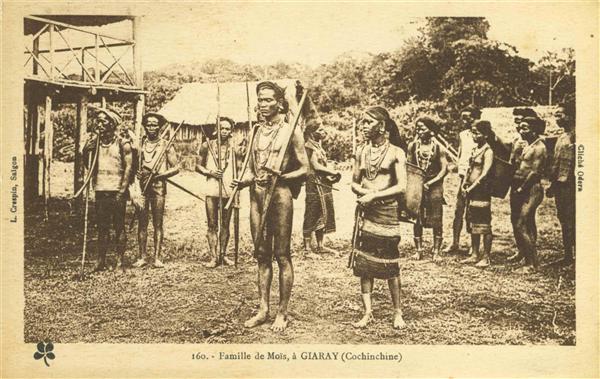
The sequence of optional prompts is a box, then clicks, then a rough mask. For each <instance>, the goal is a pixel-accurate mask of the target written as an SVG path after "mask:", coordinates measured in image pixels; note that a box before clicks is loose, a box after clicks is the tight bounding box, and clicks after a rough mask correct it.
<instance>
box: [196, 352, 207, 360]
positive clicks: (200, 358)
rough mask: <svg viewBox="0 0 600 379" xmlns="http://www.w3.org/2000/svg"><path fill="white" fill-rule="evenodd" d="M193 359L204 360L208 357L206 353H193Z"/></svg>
mask: <svg viewBox="0 0 600 379" xmlns="http://www.w3.org/2000/svg"><path fill="white" fill-rule="evenodd" d="M192 359H198V360H203V359H208V357H207V356H206V354H204V353H193V354H192Z"/></svg>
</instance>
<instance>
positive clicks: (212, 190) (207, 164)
mask: <svg viewBox="0 0 600 379" xmlns="http://www.w3.org/2000/svg"><path fill="white" fill-rule="evenodd" d="M219 123H220V129H221V150H220V151H218V150H219V149H218V148H217V143H216V142H217V141H216V140H208V139H207V140H206V141H204V142H203V143H202V145H200V149H199V151H198V162H197V164H196V172H198V173H200V174H201V175H204V176H206V187H205V190H204V193H205V195H206V198H205V206H206V223H207V226H208V231H207V235H206V238H207V240H208V246H209V249H210V254H211V256H212V258H211V260H210V262H209V263H207V264H206V265H205V266H206V267H209V268H214V267H217V266H219V265H221V264H224V265H232V264H233V261H231V260H230V259H229V258H227V257H226V256H225V253H226V252H227V243H228V242H229V222H230V220H231V213H232V212H228V211H224V212H223V220H220V221H221V244H220V246H221V252H218V251H217V245H218V243H217V239H218V235H217V234H218V229H219V227H218V225H219V216H218V215H219V201H221V204H222V206H223V207H224V206H225V204H226V203H227V201H228V200H229V191H231V190H230V186H231V183H232V181H233V177H234V175H233V174H234V171H235V172H237V170H235V169H234V167H233V165H236V168H237V169H239V168H240V156H241V158H242V159H243V151H241V149H240V148H239V147H237V146H234V143H233V141H232V139H231V136H232V134H231V133H232V131H233V127H234V126H235V122H234V121H233V120H232V119H230V118H228V117H221V118H220V121H219ZM217 129H218V128H215V135H216V133H217V132H218V131H217ZM213 154H214V155H213ZM217 154H218V156H217ZM219 160H220V162H221V169H220V170H219V167H218V166H219V165H218V163H217V162H219ZM221 181H222V183H223V184H222V185H223V187H222V188H223V196H222V198H221V199H219V185H220V183H219V182H221ZM234 206H237V204H235V205H234ZM221 254H222V255H221ZM221 256H222V257H223V262H221V261H220V257H221Z"/></svg>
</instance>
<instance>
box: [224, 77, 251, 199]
mask: <svg viewBox="0 0 600 379" xmlns="http://www.w3.org/2000/svg"><path fill="white" fill-rule="evenodd" d="M246 105H247V110H248V130H250V133H251V134H250V141H249V142H248V145H246V156H245V157H244V163H242V169H241V170H240V172H239V176H236V179H237V180H240V179H242V178H243V177H244V173H245V172H246V168H247V167H248V162H249V161H250V155H251V154H252V145H253V144H254V136H255V133H254V128H253V127H252V113H251V112H250V89H249V88H248V80H246ZM238 192H239V188H238V187H235V188H234V189H233V191H232V193H231V196H230V197H229V201H227V204H226V205H225V209H226V210H229V208H231V205H232V204H233V201H234V199H235V197H236V195H237V194H238Z"/></svg>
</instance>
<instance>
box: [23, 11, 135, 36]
mask: <svg viewBox="0 0 600 379" xmlns="http://www.w3.org/2000/svg"><path fill="white" fill-rule="evenodd" d="M36 16H37V17H41V18H45V19H48V20H52V21H58V22H62V23H65V24H69V25H72V26H102V25H107V24H112V23H115V22H120V21H123V20H128V19H132V18H133V17H132V16H84V15H78V16H71V15H69V16H66V15H36ZM43 26H44V24H43V23H42V22H40V21H36V20H31V19H27V18H26V19H25V34H35V33H37V32H38V31H39V30H40V29H41V28H42V27H43ZM58 28H59V29H62V28H61V27H58Z"/></svg>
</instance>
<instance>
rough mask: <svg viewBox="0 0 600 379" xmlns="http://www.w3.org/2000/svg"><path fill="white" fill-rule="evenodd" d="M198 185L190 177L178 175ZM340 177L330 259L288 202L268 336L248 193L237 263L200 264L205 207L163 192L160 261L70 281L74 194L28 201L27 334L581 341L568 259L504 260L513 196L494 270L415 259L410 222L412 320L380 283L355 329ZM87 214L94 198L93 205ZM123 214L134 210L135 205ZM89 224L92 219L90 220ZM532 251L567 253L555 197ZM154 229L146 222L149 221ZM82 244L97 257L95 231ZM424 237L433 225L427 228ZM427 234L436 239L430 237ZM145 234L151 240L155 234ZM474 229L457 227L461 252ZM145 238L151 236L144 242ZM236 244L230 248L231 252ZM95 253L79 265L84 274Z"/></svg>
mask: <svg viewBox="0 0 600 379" xmlns="http://www.w3.org/2000/svg"><path fill="white" fill-rule="evenodd" d="M54 173H55V177H54V179H55V183H56V185H55V187H54V188H53V193H54V194H58V195H59V196H61V195H65V194H67V193H68V191H67V189H68V187H67V185H66V184H65V183H67V180H66V179H67V178H70V177H71V176H70V174H69V169H68V168H67V167H66V166H61V165H56V166H55V170H54ZM176 180H177V181H178V182H181V183H184V184H186V185H188V186H190V187H191V188H194V189H195V190H197V191H198V193H200V189H201V180H200V179H199V178H198V177H197V176H195V174H192V173H184V174H181V175H180V176H178V177H177V179H176ZM348 180H349V179H348V178H347V176H345V177H344V179H343V181H342V183H340V184H338V186H339V187H340V189H342V191H339V192H334V194H335V200H336V212H337V222H338V231H337V232H336V233H334V234H331V235H330V236H329V238H328V240H327V245H328V246H329V247H331V248H333V249H335V250H337V251H338V254H334V253H328V254H324V255H323V257H322V259H320V260H310V259H307V258H306V257H305V256H304V254H303V252H302V247H301V240H302V238H301V227H302V213H303V198H302V197H301V198H300V199H299V200H298V201H296V203H295V207H296V209H295V216H294V234H293V241H292V245H293V260H294V265H295V267H294V268H295V284H294V291H293V295H292V300H291V305H290V315H291V323H290V325H289V328H288V329H287V330H286V331H285V332H283V333H281V334H275V333H272V332H271V331H270V329H269V328H268V324H265V325H263V326H259V327H257V328H254V329H246V328H244V327H243V322H244V320H246V319H247V318H248V317H250V316H251V315H252V314H253V312H254V311H255V310H256V306H257V301H256V298H257V290H256V284H255V282H256V265H255V263H254V261H253V259H252V257H251V241H250V233H249V230H248V218H247V216H248V215H247V209H248V208H247V207H245V205H246V203H247V195H246V194H244V195H243V196H242V198H243V202H242V206H243V209H242V211H241V244H240V245H241V249H240V264H239V265H238V267H237V268H236V267H222V268H218V269H207V268H204V267H203V266H202V265H201V262H202V261H205V260H206V259H207V256H206V249H207V245H206V242H205V241H206V239H205V231H206V226H205V216H204V206H203V204H202V203H201V202H199V201H197V200H195V199H193V198H192V197H189V196H187V195H185V194H182V193H180V192H177V191H178V190H176V189H175V188H170V189H169V195H168V200H167V211H166V221H165V229H166V242H165V244H166V249H165V255H166V257H165V261H166V268H165V269H162V270H159V269H151V268H143V269H129V270H127V271H125V272H120V271H112V272H105V273H101V274H95V275H88V276H87V278H86V279H85V280H83V281H78V280H76V279H75V277H76V274H77V273H78V270H79V267H80V264H81V261H80V259H81V243H82V224H83V222H82V220H83V217H82V214H81V212H80V211H77V210H74V208H71V207H70V205H69V204H70V202H69V201H67V200H64V199H62V200H61V199H55V200H53V201H52V203H51V208H50V210H51V213H50V222H44V221H43V219H42V213H41V211H40V209H41V208H40V206H39V204H34V205H31V206H30V207H29V209H28V210H27V215H26V223H25V225H26V228H25V268H24V269H25V327H24V339H25V341H26V342H38V341H40V340H42V339H50V340H52V341H53V342H58V343H67V342H69V343H74V342H89V343H92V342H94V343H100V342H109V343H161V342H164V343H167V342H168V343H336V344H337V343H352V344H359V343H360V344H362V343H369V344H551V345H558V344H566V345H573V344H575V279H574V278H575V275H574V267H573V266H570V267H557V266H556V267H555V266H548V267H545V268H543V269H541V270H540V271H539V272H535V273H531V274H523V273H520V272H519V271H518V270H517V268H518V267H516V266H512V265H509V264H507V263H506V258H507V257H508V256H509V255H511V254H512V253H513V252H514V249H515V247H514V242H513V238H512V233H511V228H510V221H509V214H508V212H509V207H508V200H495V202H494V205H493V206H494V208H493V212H494V220H493V229H494V235H495V239H494V246H493V257H492V262H493V265H492V266H491V267H490V268H488V269H484V270H481V269H477V268H475V267H470V266H464V265H461V264H460V263H458V260H460V259H462V258H463V255H462V254H458V255H451V256H447V257H445V258H444V260H443V262H441V263H433V262H432V261H431V260H430V259H429V258H430V257H429V256H427V257H426V258H425V259H424V260H423V261H419V262H415V261H412V260H410V259H408V258H407V257H408V256H410V255H411V254H412V253H413V247H412V229H411V226H410V225H408V224H407V225H406V226H405V229H404V231H405V238H403V241H402V242H401V252H402V254H403V256H404V258H403V261H402V263H401V276H402V302H403V310H404V315H405V320H406V322H407V328H406V329H404V330H401V331H395V330H393V329H392V327H391V317H392V310H391V305H390V300H389V294H388V289H387V285H386V283H385V282H383V281H376V287H375V292H374V312H375V317H376V320H377V322H375V323H373V324H371V325H370V326H369V327H368V328H367V329H364V330H357V329H354V328H353V327H352V326H351V325H350V322H352V321H355V320H356V319H358V318H359V317H360V313H361V307H362V306H361V303H360V294H359V292H360V291H359V283H358V279H357V278H355V277H354V276H352V273H351V271H350V270H349V269H347V268H346V262H347V254H348V251H349V246H350V245H349V240H350V234H351V229H352V218H353V208H354V197H353V195H352V194H350V191H349V189H348ZM455 187H456V178H455V177H453V176H451V177H449V178H447V179H446V189H447V191H446V199H447V201H448V202H449V203H450V204H451V205H450V206H447V207H445V225H447V226H448V227H447V229H448V230H446V232H445V234H446V238H447V239H450V229H449V226H450V225H451V217H452V213H453V212H452V211H453V203H454V201H453V199H454V194H455V192H454V190H455ZM91 210H92V212H91V214H92V216H93V206H92V207H91ZM129 212H130V213H129V214H128V220H129V219H130V218H131V209H129ZM92 219H93V217H92ZM538 228H539V240H538V246H539V255H540V258H541V261H542V263H543V264H548V263H550V262H553V261H555V260H557V259H559V258H560V256H561V248H562V243H561V238H560V228H559V225H558V222H557V220H556V217H555V208H554V204H553V201H552V199H545V200H544V202H543V203H542V206H541V207H540V208H539V210H538ZM150 229H151V228H150ZM90 230H92V232H91V233H90V234H91V235H90V236H89V251H90V252H91V257H90V256H88V258H89V259H92V260H93V259H95V239H96V233H95V228H94V226H93V225H92V226H91V229H90ZM426 233H427V232H426ZM425 237H426V239H429V240H430V239H431V235H430V234H426V235H425ZM150 240H151V239H150ZM467 241H468V237H467V235H466V234H463V244H464V246H463V247H464V249H463V250H464V251H463V253H465V252H466V249H467ZM150 244H151V241H150ZM128 247H129V249H128V253H127V257H128V258H129V260H130V261H132V260H133V259H134V255H135V249H136V248H137V245H136V241H135V233H134V232H130V233H129V241H128ZM231 250H232V248H231V247H230V251H231ZM92 265H93V261H88V263H87V265H86V270H87V271H91V269H92ZM277 299H278V284H277V269H275V276H274V280H273V288H272V294H271V303H272V310H271V315H272V317H271V319H273V318H274V313H275V310H276V306H277Z"/></svg>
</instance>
